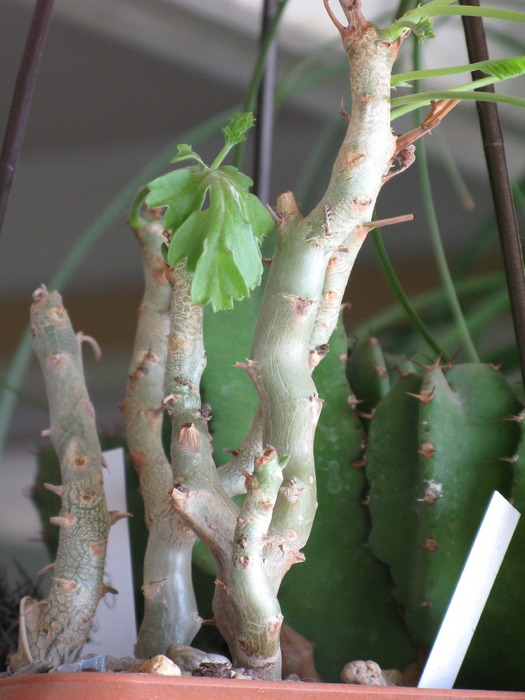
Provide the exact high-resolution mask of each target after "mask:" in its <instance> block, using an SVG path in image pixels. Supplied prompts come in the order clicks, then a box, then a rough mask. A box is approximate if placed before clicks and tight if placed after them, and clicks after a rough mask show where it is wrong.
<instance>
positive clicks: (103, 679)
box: [0, 671, 525, 700]
mask: <svg viewBox="0 0 525 700" xmlns="http://www.w3.org/2000/svg"><path fill="white" fill-rule="evenodd" d="M131 681H132V682H131ZM83 684H84V685H86V686H90V690H89V691H88V693H89V694H86V695H85V696H84V695H83V694H82V692H80V693H79V692H77V691H78V689H80V688H81V687H82V685H83ZM35 685H38V689H37V690H36V693H37V694H35V695H30V694H29V692H28V691H29V688H30V687H31V686H35ZM126 685H130V686H134V687H135V688H136V695H135V694H133V695H131V694H129V692H128V691H127V690H124V686H126ZM61 686H62V690H63V691H66V693H65V694H63V695H58V696H57V695H56V692H58V690H60V688H61ZM108 686H110V687H111V688H112V689H113V690H111V691H108V694H106V693H103V694H101V692H100V691H102V690H103V689H104V688H107V687H108ZM177 686H179V689H180V690H182V689H183V688H185V689H186V690H185V693H184V697H185V698H186V697H187V698H196V697H197V692H198V689H199V688H200V689H202V691H203V695H205V696H206V697H208V696H209V697H213V698H214V699H215V700H221V699H222V698H227V697H228V698H230V699H231V700H236V698H246V697H248V693H249V697H255V696H259V695H261V697H262V696H264V697H265V698H267V699H270V698H271V697H272V693H273V694H274V695H275V697H278V698H285V697H288V695H289V694H290V693H300V694H301V696H300V697H301V698H303V697H305V698H309V697H310V698H313V697H318V698H324V697H330V698H337V697H340V698H344V697H352V698H359V697H362V698H366V700H376V699H377V700H390V699H393V700H396V699H399V698H403V697H405V698H431V699H432V700H440V699H442V698H453V699H454V700H477V699H479V700H488V698H498V699H501V700H510V699H511V698H515V699H516V700H517V699H518V698H519V699H520V700H524V698H525V693H520V692H512V691H498V692H496V691H486V690H461V689H460V690H438V689H432V690H427V689H425V690H423V689H419V688H407V687H366V686H357V685H345V684H343V683H295V682H291V681H256V680H230V679H222V678H196V677H191V676H182V677H170V676H155V675H151V674H145V673H97V672H86V671H84V672H82V673H51V674H49V673H48V674H35V675H28V676H16V677H10V678H4V679H0V691H1V692H0V695H1V696H2V698H4V697H5V698H7V700H11V698H13V699H15V698H20V700H21V699H22V698H37V697H39V698H48V697H49V698H50V697H53V698H55V697H58V698H60V697H69V698H71V697H74V698H75V700H81V699H82V698H84V697H86V698H88V697H91V698H92V697H95V698H99V699H100V698H106V697H109V696H110V695H109V692H110V693H111V697H112V698H117V697H122V698H135V697H137V698H138V697H142V698H144V697H150V696H151V697H153V698H157V697H158V698H161V697H166V698H168V697H172V698H173V697H176V695H174V691H176V689H177ZM52 688H53V690H52V693H53V694H52V695H51V694H46V690H47V691H48V692H49V691H51V689H52ZM161 689H163V690H165V691H166V695H165V696H164V694H159V693H160V691H161ZM119 690H122V693H123V694H122V696H119V695H118V694H117V693H118V692H119ZM148 690H149V693H148ZM236 691H237V692H236ZM146 693H147V694H146ZM285 693H286V696H285Z"/></svg>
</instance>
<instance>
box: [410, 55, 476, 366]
mask: <svg viewBox="0 0 525 700" xmlns="http://www.w3.org/2000/svg"><path fill="white" fill-rule="evenodd" d="M420 55H421V48H420V45H419V43H418V42H414V49H413V61H414V66H415V68H416V69H417V68H419V64H420ZM419 121H420V120H418V123H419ZM416 164H417V167H418V170H419V178H420V185H421V193H422V200H423V207H424V209H425V213H426V218H427V223H428V229H429V234H430V240H431V242H432V247H433V250H434V258H435V261H436V264H437V268H438V271H439V275H440V277H441V282H442V284H443V289H444V291H445V295H446V298H447V300H448V303H449V306H450V310H451V313H452V317H453V318H454V321H455V323H456V325H457V328H458V331H459V334H460V337H461V341H462V344H463V347H464V349H465V352H466V355H467V358H468V359H469V361H470V362H479V357H478V353H477V351H476V348H475V346H474V343H473V341H472V338H471V336H470V333H469V330H468V327H467V324H466V321H465V317H464V315H463V312H462V310H461V305H460V303H459V300H458V296H457V293H456V289H455V287H454V282H453V280H452V275H451V274H450V269H449V266H448V262H447V258H446V255H445V249H444V246H443V240H442V238H441V233H440V229H439V222H438V218H437V214H436V208H435V204H434V197H433V194H432V186H431V183H430V172H429V167H428V160H427V154H426V147H425V144H424V143H423V141H422V140H421V139H420V140H419V141H418V143H417V158H416Z"/></svg>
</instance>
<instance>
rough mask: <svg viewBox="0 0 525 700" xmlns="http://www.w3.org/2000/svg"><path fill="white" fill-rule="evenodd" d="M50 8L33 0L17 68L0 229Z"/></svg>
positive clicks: (0, 180) (2, 159)
mask: <svg viewBox="0 0 525 700" xmlns="http://www.w3.org/2000/svg"><path fill="white" fill-rule="evenodd" d="M52 10H53V0H37V2H36V5H35V10H34V13H33V18H32V20H31V26H30V27H29V32H28V35H27V41H26V46H25V49H24V54H23V56H22V61H21V63H20V69H19V71H18V77H17V81H16V85H15V91H14V94H13V101H12V103H11V109H10V111H9V118H8V121H7V128H6V132H5V137H4V142H3V145H2V154H1V156H0V231H1V230H2V223H3V221H4V216H5V212H6V209H7V201H8V199H9V193H10V192H11V185H12V183H13V178H14V175H15V169H16V164H17V161H18V156H19V155H20V149H21V148H22V141H23V138H24V132H25V129H26V124H27V117H28V115H29V108H30V106H31V98H32V97H33V91H34V88H35V83H36V76H37V73H38V68H39V66H40V60H41V58H42V53H43V51H44V46H45V43H46V38H47V30H48V27H49V21H50V19H51V12H52Z"/></svg>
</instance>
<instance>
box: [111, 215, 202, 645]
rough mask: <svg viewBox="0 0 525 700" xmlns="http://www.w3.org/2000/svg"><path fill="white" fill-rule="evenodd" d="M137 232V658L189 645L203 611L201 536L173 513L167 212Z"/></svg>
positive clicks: (133, 417)
mask: <svg viewBox="0 0 525 700" xmlns="http://www.w3.org/2000/svg"><path fill="white" fill-rule="evenodd" d="M136 236H137V238H138V241H139V243H140V246H141V251H142V259H143V267H144V280H145V289H144V295H143V298H142V302H141V305H140V308H139V311H138V322H137V332H136V337H135V345H134V349H133V357H132V359H131V364H130V370H129V376H128V384H127V390H126V398H125V401H124V402H123V404H122V409H123V412H124V417H125V421H126V433H127V438H128V447H129V451H130V457H131V460H132V462H133V465H134V467H135V469H136V470H137V472H138V475H139V479H140V490H141V493H142V496H143V499H144V510H145V521H146V526H147V528H148V543H147V547H146V553H145V557H144V575H143V586H142V591H143V594H144V617H143V620H142V624H141V626H140V630H139V635H138V640H137V644H136V646H135V655H136V656H137V657H138V658H148V657H150V656H154V655H156V654H164V653H165V651H166V649H167V648H168V646H169V645H170V644H173V643H177V644H186V645H188V644H190V643H191V641H192V640H193V638H194V637H195V635H196V634H197V632H198V630H199V628H200V618H199V615H198V612H197V604H196V601H195V595H194V592H193V584H192V576H191V557H192V550H193V544H194V542H195V535H194V534H193V532H192V531H191V530H190V529H189V528H188V527H187V526H186V525H185V524H184V523H183V522H182V521H181V520H180V518H178V517H177V516H176V515H175V514H174V512H173V507H172V504H171V499H170V495H169V494H170V491H171V489H172V487H173V475H172V469H171V464H170V462H169V460H168V459H167V457H166V454H165V452H164V447H163V444H162V418H163V412H164V406H163V399H164V379H165V373H166V357H167V342H168V332H169V325H170V299H171V285H170V283H169V280H168V275H167V268H166V265H165V263H164V261H163V259H162V253H161V245H162V243H163V242H164V240H165V239H164V237H163V228H162V222H161V218H160V217H157V218H155V214H154V213H151V214H149V215H148V218H147V219H145V220H144V221H143V225H142V226H141V227H140V228H139V229H138V230H137V231H136Z"/></svg>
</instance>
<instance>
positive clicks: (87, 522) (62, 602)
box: [10, 287, 111, 668]
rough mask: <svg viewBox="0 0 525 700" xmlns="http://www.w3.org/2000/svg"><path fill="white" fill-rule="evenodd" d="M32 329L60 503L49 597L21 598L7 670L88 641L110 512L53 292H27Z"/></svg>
mask: <svg viewBox="0 0 525 700" xmlns="http://www.w3.org/2000/svg"><path fill="white" fill-rule="evenodd" d="M31 329H32V334H33V344H34V349H35V352H36V354H37V356H38V359H39V361H40V365H41V367H42V372H43V375H44V380H45V385H46V391H47V396H48V401H49V412H50V429H49V431H48V432H49V434H50V436H51V440H52V442H53V445H54V447H55V449H56V451H57V455H58V458H59V460H60V470H61V476H62V485H61V486H53V485H48V487H49V488H51V489H52V490H54V491H55V493H58V494H59V495H60V497H61V499H62V506H61V509H60V513H59V515H58V516H56V517H53V518H52V519H51V521H52V522H53V524H55V525H57V526H58V527H59V528H60V535H59V543H58V551H57V558H56V561H55V565H54V572H53V577H52V579H51V581H52V585H51V590H50V593H49V597H48V598H47V600H46V601H44V602H42V603H37V601H33V600H29V599H24V601H23V606H22V610H21V613H22V615H21V635H20V644H19V649H18V652H17V653H16V654H15V655H14V656H13V657H12V659H11V662H10V665H11V668H18V667H20V666H23V665H25V664H26V663H28V662H29V661H37V660H44V659H45V660H46V661H48V662H49V663H50V664H53V665H57V664H60V663H64V662H67V661H71V660H73V659H75V658H76V657H77V656H78V654H79V653H80V651H81V649H82V647H83V645H84V644H85V642H86V641H87V638H88V635H89V632H90V630H91V625H92V622H93V617H94V615H95V611H96V608H97V605H98V603H99V601H100V599H101V597H102V596H103V595H104V594H105V593H106V592H107V591H108V588H107V587H105V586H104V583H103V574H104V563H105V555H106V546H107V539H108V531H109V526H110V520H111V519H110V515H109V513H108V510H107V507H106V500H105V497H104V487H103V479H102V463H103V458H102V453H101V450H100V445H99V441H98V436H97V431H96V427H95V416H94V410H93V406H92V404H91V402H90V400H89V396H88V393H87V390H86V386H85V383H84V377H83V370H82V358H81V350H80V345H81V341H80V338H79V337H77V336H76V335H75V333H74V332H73V329H72V327H71V323H70V321H69V317H68V315H67V313H66V310H65V309H64V307H63V306H62V299H61V298H60V295H59V294H58V293H57V292H51V293H49V292H48V291H47V289H45V287H40V288H39V289H38V290H37V291H36V292H35V294H34V295H33V304H32V307H31Z"/></svg>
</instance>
